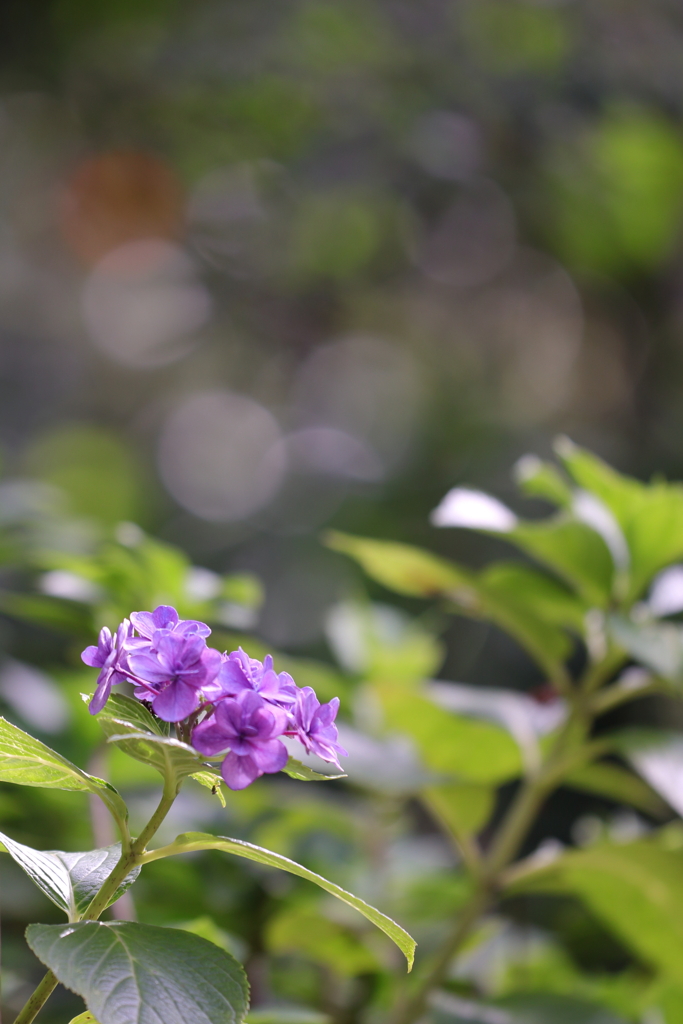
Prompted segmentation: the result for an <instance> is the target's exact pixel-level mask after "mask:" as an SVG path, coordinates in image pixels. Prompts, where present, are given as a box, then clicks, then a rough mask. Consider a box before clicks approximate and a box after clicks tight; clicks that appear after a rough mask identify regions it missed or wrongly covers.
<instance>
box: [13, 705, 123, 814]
mask: <svg viewBox="0 0 683 1024" xmlns="http://www.w3.org/2000/svg"><path fill="white" fill-rule="evenodd" d="M0 782H13V783H15V784H16V785H18V786H35V787H37V788H39V789H66V790H72V791H74V792H82V793H83V792H84V793H95V794H96V795H97V796H99V797H100V798H101V800H103V802H104V803H105V804H106V805H107V807H108V808H109V810H110V811H111V813H112V814H113V815H114V817H115V818H116V819H117V820H118V821H126V819H127V818H128V809H127V807H126V805H125V803H124V802H123V800H122V799H121V797H120V796H119V794H118V793H117V792H116V790H115V789H114V787H113V786H110V785H109V783H108V782H104V781H103V780H102V779H98V778H96V777H95V776H94V775H88V774H87V773H86V772H84V771H81V769H80V768H77V767H76V765H75V764H72V763H71V761H68V760H67V759H66V758H65V757H62V755H61V754H58V753H57V752H56V751H55V750H51V749H50V747H48V746H46V745H45V743H41V742H40V740H37V739H34V737H33V736H29V734H28V733H26V732H24V731H23V729H19V728H18V727H17V726H16V725H12V724H11V722H8V721H7V720H6V719H4V718H0Z"/></svg>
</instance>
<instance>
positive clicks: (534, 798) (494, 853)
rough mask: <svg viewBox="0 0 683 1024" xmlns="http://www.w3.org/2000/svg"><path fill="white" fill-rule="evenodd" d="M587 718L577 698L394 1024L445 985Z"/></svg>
mask: <svg viewBox="0 0 683 1024" xmlns="http://www.w3.org/2000/svg"><path fill="white" fill-rule="evenodd" d="M589 723H590V712H588V711H587V710H586V707H585V703H584V701H583V700H580V699H579V695H578V694H577V695H576V696H575V702H574V706H573V708H572V710H571V713H570V715H569V717H568V719H567V721H566V722H565V725H564V728H563V729H562V730H561V732H560V734H559V735H558V737H557V739H556V741H555V744H554V747H553V749H552V751H551V752H550V754H549V756H548V758H547V760H546V762H545V764H544V765H542V766H541V768H540V769H539V771H538V772H537V773H536V774H535V775H532V776H531V777H530V778H528V779H527V780H526V781H525V782H523V783H522V785H521V786H520V788H519V790H518V791H517V795H516V796H515V799H514V800H513V802H512V805H511V806H510V808H509V810H508V812H507V814H506V815H505V818H504V819H503V822H502V824H501V826H500V828H499V830H498V834H497V835H496V838H495V840H494V842H493V844H492V846H491V849H490V850H489V852H488V854H487V855H486V857H485V858H484V860H483V863H482V864H481V865H480V867H479V872H478V878H477V877H476V875H475V878H476V884H475V889H474V892H473V893H472V896H471V897H470V900H469V901H468V903H467V904H466V905H465V907H464V909H463V911H462V913H461V914H460V916H459V918H458V921H457V923H456V926H455V928H454V929H453V931H452V933H451V934H450V936H449V937H448V938H447V939H446V941H445V942H444V944H443V946H442V947H441V949H440V950H439V952H438V954H437V955H436V957H435V959H434V960H433V961H432V962H431V964H430V965H429V967H428V968H427V970H426V971H425V972H424V973H422V974H421V975H420V976H419V977H417V978H416V979H415V982H414V984H413V986H411V988H412V995H411V996H410V997H409V998H407V999H405V1000H404V1001H403V1002H402V1004H399V1007H398V1011H397V1013H396V1015H395V1017H394V1020H393V1024H413V1022H414V1021H417V1020H419V1018H420V1017H422V1016H423V1015H424V1013H425V1011H426V1009H427V1006H428V1001H429V995H430V993H431V991H432V990H433V989H434V988H436V987H438V986H439V985H440V984H441V983H442V982H443V980H444V979H445V977H446V975H447V972H448V968H449V966H450V964H451V961H452V960H453V957H454V956H455V954H456V953H457V952H458V951H459V950H460V948H461V947H462V945H463V943H464V942H465V941H466V940H467V938H468V937H469V935H470V933H471V931H472V929H473V927H474V926H475V925H476V923H477V921H478V920H479V918H480V917H481V915H482V914H483V913H485V912H486V911H487V910H488V908H489V907H490V906H491V904H492V903H493V899H494V897H495V894H496V891H497V890H498V889H499V886H500V880H501V878H502V875H503V872H504V871H505V868H506V867H507V866H508V864H509V863H510V862H511V861H512V860H514V858H515V857H516V856H517V853H518V852H519V848H520V846H521V845H522V843H523V842H524V838H525V836H526V834H527V832H528V830H529V827H530V826H531V824H532V823H533V821H534V819H535V817H536V815H537V814H538V812H539V810H540V809H541V807H542V805H543V803H544V801H545V800H546V799H547V797H548V796H549V794H550V793H551V792H552V790H553V789H554V788H555V787H556V786H557V785H559V783H560V782H561V781H562V777H563V774H564V772H565V769H566V766H567V764H568V763H569V764H571V763H572V762H573V758H571V757H569V758H568V757H567V754H566V752H565V748H566V747H567V744H568V743H571V741H572V737H573V736H575V735H576V731H577V729H579V730H580V731H582V732H588V730H589Z"/></svg>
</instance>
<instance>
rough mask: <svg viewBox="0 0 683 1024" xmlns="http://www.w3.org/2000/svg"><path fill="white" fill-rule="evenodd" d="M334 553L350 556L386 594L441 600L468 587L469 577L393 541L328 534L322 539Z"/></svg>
mask: <svg viewBox="0 0 683 1024" xmlns="http://www.w3.org/2000/svg"><path fill="white" fill-rule="evenodd" d="M325 541H326V543H327V546H328V547H330V548H332V549H333V550H334V551H341V552H342V553H343V554H345V555H350V556H351V557H352V558H355V560H356V561H357V562H359V563H360V565H362V567H363V569H365V571H366V573H367V574H368V576H370V577H371V578H372V579H374V580H377V582H378V583H382V584H383V585H384V586H385V587H387V588H388V589H389V590H395V591H396V592H397V593H398V594H407V595H409V596H410V597H440V596H442V595H444V594H450V595H452V594H453V592H454V591H457V590H459V589H460V588H462V587H465V588H467V587H468V586H469V585H470V582H471V577H470V574H469V573H468V572H467V571H466V570H464V569H460V568H459V566H457V565H454V564H453V563H452V562H448V561H446V560H445V559H443V558H438V557H437V556H436V555H433V554H432V553H431V552H429V551H422V550H421V549H420V548H414V547H411V546H410V545H408V544H397V543H395V542H393V541H386V540H374V539H371V538H369V537H352V536H350V535H349V534H347V533H338V532H337V531H336V530H332V531H330V532H329V533H328V534H327V535H326V538H325Z"/></svg>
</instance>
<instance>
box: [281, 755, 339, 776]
mask: <svg viewBox="0 0 683 1024" xmlns="http://www.w3.org/2000/svg"><path fill="white" fill-rule="evenodd" d="M282 771H283V772H284V773H285V774H286V775H289V776H290V778H292V779H299V780H300V782H329V781H330V779H345V778H346V775H345V774H344V773H343V772H342V773H341V774H339V773H337V774H336V775H323V774H321V772H314V771H313V769H312V768H308V767H307V766H306V765H305V764H302V763H301V761H297V760H296V758H294V757H291V756H290V758H289V760H288V761H287V764H286V765H285V766H284V768H283V769H282Z"/></svg>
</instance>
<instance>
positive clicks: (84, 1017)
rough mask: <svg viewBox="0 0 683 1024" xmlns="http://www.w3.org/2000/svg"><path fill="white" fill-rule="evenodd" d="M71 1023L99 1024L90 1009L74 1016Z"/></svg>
mask: <svg viewBox="0 0 683 1024" xmlns="http://www.w3.org/2000/svg"><path fill="white" fill-rule="evenodd" d="M69 1024H99V1021H96V1020H95V1018H94V1017H93V1015H92V1013H91V1012H90V1010H86V1011H85V1013H79V1015H78V1017H73V1018H72V1019H71V1020H70V1021H69Z"/></svg>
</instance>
